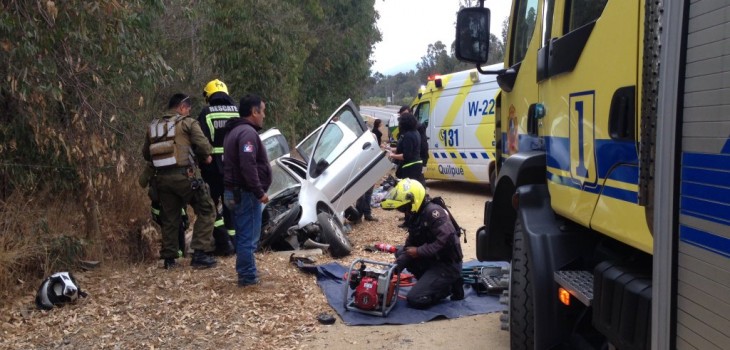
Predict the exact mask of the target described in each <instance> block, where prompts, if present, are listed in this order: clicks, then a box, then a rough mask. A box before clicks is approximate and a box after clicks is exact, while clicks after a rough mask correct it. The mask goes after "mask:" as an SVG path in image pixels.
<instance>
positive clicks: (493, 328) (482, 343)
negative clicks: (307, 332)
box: [304, 181, 509, 349]
mask: <svg viewBox="0 0 730 350" xmlns="http://www.w3.org/2000/svg"><path fill="white" fill-rule="evenodd" d="M427 186H428V188H429V190H428V193H429V194H430V195H431V196H442V197H443V198H444V200H445V201H446V203H447V204H448V205H449V206H450V207H451V212H452V213H453V214H454V216H455V217H456V218H457V220H458V222H459V225H461V226H463V227H464V228H465V229H466V230H467V239H468V242H467V243H466V244H464V243H463V242H462V250H463V252H464V260H465V261H468V260H471V259H475V258H476V252H475V241H476V239H475V234H476V230H477V229H478V228H479V227H480V226H482V221H483V218H482V217H483V211H484V201H485V200H486V199H487V198H488V197H489V188H488V186H486V185H474V184H465V183H454V182H445V181H429V182H428V183H427ZM375 213H376V215H389V214H390V213H387V212H384V211H381V210H376V211H375ZM499 315H500V313H491V314H485V315H477V316H469V317H462V318H458V319H448V320H434V321H431V322H426V323H422V324H415V325H384V326H347V325H345V324H344V323H342V322H341V320H340V319H338V322H336V323H335V324H334V325H332V326H325V327H324V329H323V330H322V332H321V333H319V334H317V335H316V336H315V337H314V338H313V339H311V340H310V341H306V342H305V343H304V345H305V346H306V347H311V348H313V349H324V348H331V349H447V348H449V349H509V333H508V332H505V331H502V330H500V323H499Z"/></svg>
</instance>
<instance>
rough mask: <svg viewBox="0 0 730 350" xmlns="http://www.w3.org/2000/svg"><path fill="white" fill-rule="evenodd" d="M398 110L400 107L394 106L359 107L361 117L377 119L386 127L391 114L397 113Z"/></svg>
mask: <svg viewBox="0 0 730 350" xmlns="http://www.w3.org/2000/svg"><path fill="white" fill-rule="evenodd" d="M399 108H400V106H395V105H392V106H384V107H377V106H360V114H362V115H363V116H370V117H373V118H378V119H380V120H382V121H383V124H385V125H388V120H389V119H390V117H391V116H392V115H393V114H396V113H398V109H399Z"/></svg>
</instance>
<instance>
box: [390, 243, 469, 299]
mask: <svg viewBox="0 0 730 350" xmlns="http://www.w3.org/2000/svg"><path fill="white" fill-rule="evenodd" d="M403 249H404V248H401V249H399V250H398V252H396V257H399V256H400V255H401V254H405V250H403ZM404 267H405V268H406V269H408V271H409V272H411V273H412V274H413V276H415V277H416V279H417V281H416V284H415V285H414V286H413V287H411V290H410V291H408V295H406V301H407V302H408V306H410V307H413V308H416V309H425V308H428V307H430V306H433V305H435V304H437V303H438V302H439V301H441V299H444V298H446V297H447V296H449V295H450V294H451V286H452V285H453V284H454V282H456V281H457V280H458V279H459V278H460V277H461V263H444V262H441V261H439V260H435V259H423V258H418V259H414V258H411V257H405V266H404Z"/></svg>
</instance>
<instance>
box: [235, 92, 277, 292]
mask: <svg viewBox="0 0 730 350" xmlns="http://www.w3.org/2000/svg"><path fill="white" fill-rule="evenodd" d="M265 109H266V104H265V103H264V101H262V100H261V98H260V97H259V96H256V95H247V96H245V97H244V98H242V99H241V103H240V106H239V108H238V111H239V114H240V116H241V118H233V119H230V120H229V121H228V123H227V124H226V127H227V128H228V134H227V135H226V139H225V141H224V142H223V183H224V186H225V192H224V193H223V202H224V204H225V205H226V206H228V209H230V210H231V212H232V213H233V218H234V222H235V227H236V272H237V273H238V285H239V286H240V287H247V286H252V285H256V284H259V277H258V274H257V272H256V259H255V258H254V252H255V251H256V249H257V247H258V243H259V239H260V237H261V212H262V210H263V205H264V204H266V203H268V202H269V196H268V195H267V194H266V191H268V189H269V186H271V165H270V164H269V159H268V156H267V155H266V149H265V148H264V145H263V143H262V142H261V138H260V137H259V134H258V131H259V130H261V127H262V126H263V124H264V117H265Z"/></svg>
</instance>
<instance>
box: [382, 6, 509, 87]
mask: <svg viewBox="0 0 730 350" xmlns="http://www.w3.org/2000/svg"><path fill="white" fill-rule="evenodd" d="M484 6H485V7H488V8H489V9H490V10H491V12H492V16H491V24H490V28H491V32H492V33H493V34H495V35H496V36H497V37H500V38H501V37H502V21H504V19H505V18H506V17H507V15H508V14H509V10H510V6H511V2H510V1H508V0H487V1H485V3H484ZM375 10H376V11H378V13H379V14H380V19H379V20H378V28H379V29H380V32H381V33H382V34H383V40H382V41H381V42H379V43H377V44H376V45H375V50H374V51H373V56H372V57H371V58H372V59H373V60H374V61H375V62H374V64H373V67H372V71H373V72H380V73H383V74H385V75H393V74H396V73H399V72H406V71H409V70H415V69H416V63H419V62H420V61H421V57H423V56H425V55H426V50H427V49H428V45H429V44H433V43H435V42H436V41H439V40H440V41H441V42H442V43H444V45H446V47H447V48H449V49H450V48H451V43H453V42H454V37H455V36H456V29H455V27H456V13H457V12H458V11H459V0H375Z"/></svg>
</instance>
